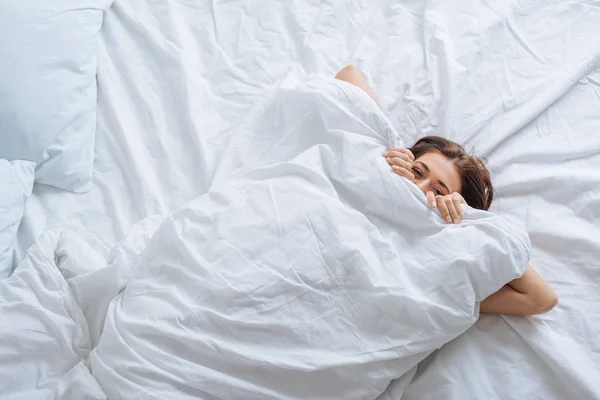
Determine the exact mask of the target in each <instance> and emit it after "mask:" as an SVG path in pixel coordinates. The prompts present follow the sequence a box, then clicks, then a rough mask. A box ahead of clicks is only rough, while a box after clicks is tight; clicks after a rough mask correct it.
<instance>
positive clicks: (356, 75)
mask: <svg viewBox="0 0 600 400" xmlns="http://www.w3.org/2000/svg"><path fill="white" fill-rule="evenodd" d="M335 79H339V80H341V81H346V82H349V83H351V84H353V85H354V86H356V87H359V88H361V89H362V90H363V91H364V92H365V93H366V94H368V95H369V97H370V98H372V99H373V101H375V102H377V100H375V95H374V94H373V91H372V90H371V88H370V87H369V85H367V78H365V76H364V75H363V74H362V72H360V71H359V70H358V68H356V67H355V66H354V65H348V66H346V67H344V69H342V70H341V71H340V72H338V73H337V74H336V75H335Z"/></svg>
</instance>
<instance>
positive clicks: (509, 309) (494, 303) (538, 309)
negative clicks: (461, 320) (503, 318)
mask: <svg viewBox="0 0 600 400" xmlns="http://www.w3.org/2000/svg"><path fill="white" fill-rule="evenodd" d="M556 303H558V296H557V295H556V293H554V291H553V290H552V289H551V288H550V286H548V284H547V283H546V281H544V279H543V278H542V277H541V276H540V275H539V274H538V273H537V272H535V270H534V269H533V268H531V266H530V265H528V266H527V268H526V269H525V273H524V274H523V276H522V277H521V278H518V279H515V280H514V281H512V282H510V283H509V284H508V285H505V286H503V287H502V288H501V289H500V290H498V291H497V292H496V293H494V294H492V295H491V296H490V297H488V298H487V299H485V300H484V301H482V302H481V308H480V311H481V312H484V313H494V314H515V315H533V314H542V313H545V312H548V311H550V310H552V309H553V308H554V306H555V305H556Z"/></svg>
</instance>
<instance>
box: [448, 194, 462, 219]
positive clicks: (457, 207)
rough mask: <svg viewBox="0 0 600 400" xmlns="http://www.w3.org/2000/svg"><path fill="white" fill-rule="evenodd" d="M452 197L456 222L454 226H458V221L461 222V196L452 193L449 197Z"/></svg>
mask: <svg viewBox="0 0 600 400" xmlns="http://www.w3.org/2000/svg"><path fill="white" fill-rule="evenodd" d="M450 196H451V197H452V204H454V209H455V210H456V219H457V220H456V221H454V223H455V224H458V223H459V222H460V221H462V205H461V203H462V200H463V198H462V196H461V195H460V194H459V193H452V194H451V195H450Z"/></svg>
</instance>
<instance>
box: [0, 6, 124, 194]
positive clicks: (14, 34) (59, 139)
mask: <svg viewBox="0 0 600 400" xmlns="http://www.w3.org/2000/svg"><path fill="white" fill-rule="evenodd" d="M111 3H112V0H53V1H48V0H27V1H23V0H3V1H1V2H0V143H2V145H1V146H0V158H5V159H9V160H17V159H20V160H30V161H34V162H36V163H37V168H36V177H35V179H36V182H40V183H45V184H48V185H52V186H56V187H59V188H62V189H67V190H72V191H77V192H82V191H86V190H88V189H89V185H90V182H91V179H92V169H93V161H94V138H95V131H96V38H97V35H98V31H99V30H100V27H101V25H102V18H103V15H104V11H105V10H106V9H107V8H108V7H109V6H110V4H111Z"/></svg>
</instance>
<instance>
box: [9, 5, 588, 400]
mask: <svg viewBox="0 0 600 400" xmlns="http://www.w3.org/2000/svg"><path fill="white" fill-rule="evenodd" d="M599 5H600V3H598V2H594V1H563V0H560V1H558V0H556V1H532V2H528V3H527V4H521V3H519V2H517V1H503V2H479V1H467V0H462V1H430V2H425V3H424V2H418V1H412V2H408V1H407V2H403V3H402V4H399V3H397V2H391V1H383V0H381V1H367V0H361V1H356V2H345V1H342V0H338V1H329V2H318V1H302V2H298V1H292V0H290V1H281V2H273V3H269V6H268V7H266V6H264V3H259V2H248V1H241V0H239V1H229V2H226V3H225V2H223V3H221V2H219V1H212V2H208V1H197V0H179V1H174V0H171V1H166V0H160V1H159V0H146V1H142V0H129V1H124V0H116V1H115V3H114V5H113V7H112V8H111V9H110V10H109V11H108V12H107V14H106V18H105V22H104V26H103V30H102V33H101V40H100V43H99V49H98V51H99V54H98V81H99V89H98V92H99V93H98V132H97V138H96V151H95V175H94V181H93V187H92V189H91V191H90V192H89V193H87V194H83V195H77V194H72V193H66V192H61V191H60V190H57V189H53V188H50V187H46V186H43V185H39V186H36V187H35V188H34V194H33V196H32V197H31V199H30V201H29V202H28V205H27V208H26V214H25V218H24V220H23V223H22V224H21V228H20V231H19V235H18V246H17V253H16V257H15V258H16V259H17V260H18V259H21V258H22V256H23V254H24V251H25V249H26V248H27V247H28V246H29V245H30V244H31V243H32V241H34V240H35V238H36V237H37V236H38V235H39V234H40V233H41V231H43V230H44V229H46V228H59V227H70V228H72V229H75V230H76V231H77V233H78V234H83V235H85V236H86V237H87V238H89V239H94V240H95V241H96V244H97V247H98V248H102V247H105V248H108V247H110V246H112V245H113V244H114V243H115V242H116V241H117V240H119V239H120V238H121V237H122V236H123V235H124V234H125V233H126V232H127V231H128V230H129V228H130V227H131V225H132V224H133V223H135V222H136V221H138V220H140V219H142V218H144V217H146V216H149V215H153V214H159V213H165V212H168V211H169V210H172V209H174V208H176V207H178V206H180V205H182V204H184V203H185V202H186V201H187V200H190V199H192V198H193V197H195V196H197V195H199V194H201V193H204V192H205V191H206V190H207V188H208V187H210V185H211V182H212V179H213V175H214V171H215V170H216V167H217V166H218V163H219V152H220V150H221V149H223V148H224V147H225V146H226V144H227V141H228V139H229V137H230V135H231V133H232V132H234V131H235V129H236V126H237V125H239V124H240V123H241V121H242V120H243V119H244V118H246V117H247V116H248V115H250V114H251V113H252V111H253V110H254V109H256V108H258V107H260V102H261V95H262V93H263V91H264V90H267V89H268V88H269V87H271V86H272V85H276V84H277V83H278V81H279V79H280V78H281V77H283V76H284V74H285V73H286V72H287V71H288V69H289V68H290V67H291V66H296V65H299V66H300V67H302V68H304V69H305V70H306V71H307V72H309V73H320V74H328V75H333V74H334V73H335V71H336V70H338V69H339V68H341V67H342V66H344V65H345V64H348V63H350V62H352V63H355V64H356V65H358V66H359V67H361V68H362V69H363V71H365V72H366V73H367V74H368V75H369V77H370V79H371V81H372V82H373V85H374V89H375V92H376V94H377V96H378V99H379V104H380V106H381V107H382V109H383V110H384V111H386V112H387V113H388V115H390V118H391V119H392V121H393V122H394V124H395V125H396V126H397V128H398V129H399V130H400V131H401V132H402V133H403V135H404V138H405V141H406V142H408V143H410V142H412V141H414V140H415V139H416V138H418V137H420V136H422V135H426V134H439V135H444V136H447V137H449V138H451V139H454V140H457V141H459V142H461V143H465V144H466V145H467V147H469V148H472V149H475V150H476V151H477V152H478V153H479V154H482V155H485V156H487V157H488V159H489V164H490V167H491V169H492V171H493V175H494V182H495V186H496V189H497V192H498V199H497V200H496V201H495V204H494V206H493V210H495V211H497V212H501V213H508V214H512V215H514V216H516V217H517V218H520V219H521V220H522V221H523V222H524V223H525V225H526V226H527V228H528V231H529V232H530V235H531V239H532V243H533V259H532V263H533V265H534V266H535V267H536V268H537V269H538V270H539V271H540V272H541V273H542V275H543V276H544V277H545V278H547V279H548V281H549V282H550V283H551V284H552V285H553V286H554V287H555V288H556V290H557V292H558V294H559V296H560V303H559V305H558V307H557V308H556V309H555V310H554V311H552V312H551V313H549V314H547V315H543V316H539V317H533V318H518V317H513V318H509V317H499V316H488V317H485V318H483V319H482V320H480V322H479V323H478V324H477V325H476V326H475V327H473V328H472V329H471V330H470V331H468V332H467V333H466V334H465V335H463V336H462V337H460V338H459V339H458V340H457V341H455V342H452V343H450V344H449V345H447V346H445V347H444V348H442V350H441V351H439V352H438V353H437V354H436V355H435V356H434V357H432V358H430V359H428V362H427V363H426V364H423V367H422V368H420V370H419V372H418V373H417V374H416V376H415V379H414V380H413V382H412V383H411V384H410V385H409V386H408V389H407V392H406V395H405V398H427V396H431V397H432V398H433V397H436V396H437V397H436V398H438V397H442V398H449V399H464V398H485V399H487V398H503V399H506V398H523V397H525V398H544V399H562V398H566V397H567V396H570V397H573V398H600V387H598V385H599V383H600V373H599V372H598V366H599V365H600V343H598V340H597V337H598V332H599V331H600V314H599V312H598V311H597V307H594V304H598V303H599V301H600V294H599V293H600V291H599V290H598V288H599V287H600V273H599V270H600V262H599V261H598V260H600V240H599V239H598V238H599V237H600V228H599V226H600V225H599V224H598V222H600V173H598V171H600V134H599V132H600V73H599V72H598V68H599V65H600V41H598V40H597V38H599V37H600V24H598V21H600V7H599ZM396 389H397V390H390V391H388V395H389V397H388V398H399V396H400V394H401V393H402V390H400V388H396Z"/></svg>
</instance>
